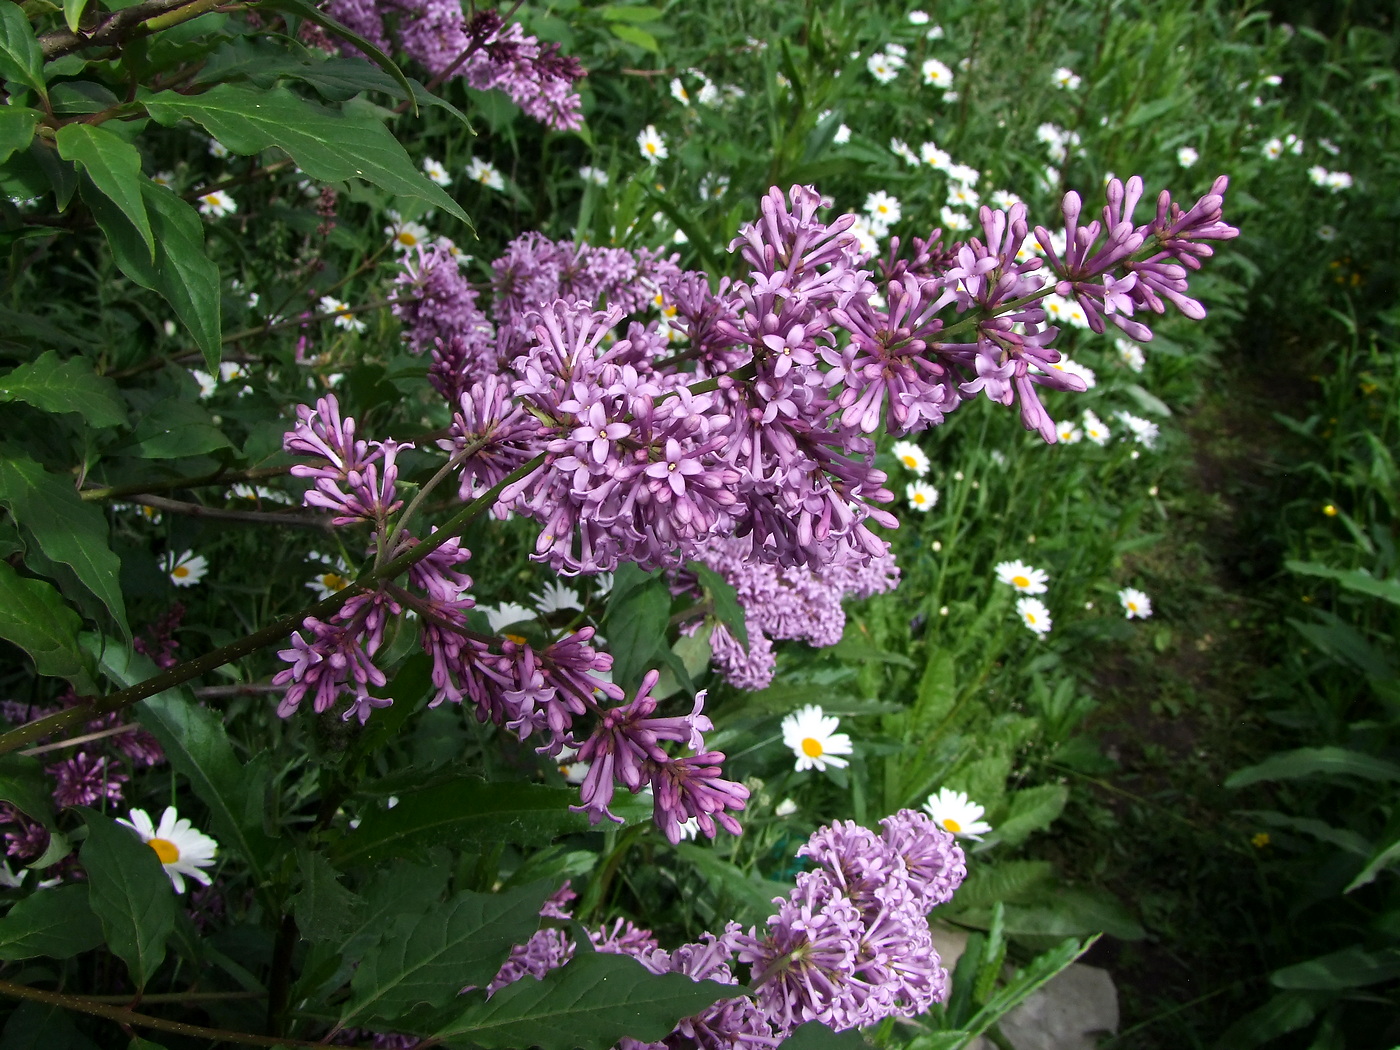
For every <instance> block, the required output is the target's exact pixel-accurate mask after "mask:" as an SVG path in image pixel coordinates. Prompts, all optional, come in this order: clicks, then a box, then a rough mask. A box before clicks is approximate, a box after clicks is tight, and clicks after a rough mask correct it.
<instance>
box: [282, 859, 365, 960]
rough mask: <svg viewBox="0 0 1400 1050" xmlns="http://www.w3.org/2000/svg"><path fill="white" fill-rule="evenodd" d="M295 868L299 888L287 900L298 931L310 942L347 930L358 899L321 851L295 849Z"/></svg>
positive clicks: (352, 924) (331, 937) (353, 917)
mask: <svg viewBox="0 0 1400 1050" xmlns="http://www.w3.org/2000/svg"><path fill="white" fill-rule="evenodd" d="M297 870H298V871H300V873H301V889H300V890H299V891H298V892H297V893H296V895H295V896H293V897H292V899H291V901H290V902H289V903H290V905H291V908H292V913H293V914H294V915H295V916H296V920H297V929H298V930H300V931H301V935H302V936H303V937H304V938H306V940H308V941H310V942H312V943H313V944H314V943H319V942H321V941H333V940H335V939H337V938H338V937H340V936H341V935H342V934H344V933H346V932H347V931H348V930H350V929H351V928H352V927H353V926H354V924H355V913H356V911H357V910H358V909H359V906H360V899H359V898H358V897H356V896H355V895H354V894H353V893H351V892H350V891H349V890H347V889H346V888H345V887H344V886H342V885H341V884H340V883H339V881H338V880H339V878H340V875H339V873H338V872H337V871H336V870H335V869H334V868H332V867H331V864H330V861H328V860H326V857H325V854H322V853H316V852H313V851H312V850H309V849H305V848H302V849H298V850H297Z"/></svg>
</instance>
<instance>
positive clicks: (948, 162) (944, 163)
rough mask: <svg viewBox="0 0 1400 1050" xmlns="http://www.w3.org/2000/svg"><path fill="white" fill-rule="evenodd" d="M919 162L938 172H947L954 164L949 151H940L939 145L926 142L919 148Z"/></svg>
mask: <svg viewBox="0 0 1400 1050" xmlns="http://www.w3.org/2000/svg"><path fill="white" fill-rule="evenodd" d="M919 160H920V161H922V162H923V163H925V164H927V165H928V166H929V167H930V168H933V169H935V170H937V171H947V170H948V168H949V167H951V166H952V163H953V158H952V156H951V155H950V154H949V153H948V151H947V150H944V149H939V148H938V146H937V144H935V143H932V142H925V143H924V144H923V145H922V146H920V147H919Z"/></svg>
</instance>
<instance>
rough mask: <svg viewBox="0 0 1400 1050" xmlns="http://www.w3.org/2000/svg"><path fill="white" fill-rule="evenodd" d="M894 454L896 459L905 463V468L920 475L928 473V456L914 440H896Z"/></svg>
mask: <svg viewBox="0 0 1400 1050" xmlns="http://www.w3.org/2000/svg"><path fill="white" fill-rule="evenodd" d="M894 456H895V459H897V460H899V461H900V463H902V464H904V469H905V470H912V471H913V472H914V473H915V474H917V475H918V476H919V477H923V476H924V475H925V474H927V473H928V456H926V455H925V454H924V450H923V449H921V448H920V447H919V446H918V445H916V444H914V442H912V441H896V442H895V443H894Z"/></svg>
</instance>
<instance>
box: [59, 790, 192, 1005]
mask: <svg viewBox="0 0 1400 1050" xmlns="http://www.w3.org/2000/svg"><path fill="white" fill-rule="evenodd" d="M78 812H79V813H81V814H82V817H83V821H84V822H85V823H86V824H87V827H88V837H87V840H86V841H85V842H84V843H83V848H82V861H83V870H84V871H86V872H87V875H88V885H89V886H90V887H91V890H90V893H89V896H88V903H89V904H90V905H91V907H92V910H93V911H94V912H96V913H97V917H98V919H100V920H101V922H102V930H103V932H104V933H105V934H106V936H107V947H109V948H111V949H112V953H113V954H114V955H116V956H117V957H118V958H120V959H121V960H122V961H123V962H125V963H126V965H127V968H128V969H129V970H130V971H131V980H132V982H133V983H134V984H135V985H136V987H137V988H144V987H145V986H146V982H147V981H148V980H150V977H151V975H152V974H153V973H155V971H156V968H157V967H158V966H160V964H161V961H162V960H163V959H164V958H165V941H166V938H168V937H169V936H170V933H171V931H172V930H174V928H175V892H174V889H173V888H172V886H171V885H170V879H169V877H168V876H167V875H166V874H165V868H164V867H162V866H161V862H160V858H159V857H157V856H156V851H155V850H153V849H151V847H150V846H148V845H146V843H144V842H142V841H141V839H140V838H139V837H138V836H137V835H136V834H135V833H134V832H133V831H131V830H130V829H128V828H124V827H122V826H121V825H119V824H117V823H115V822H113V821H111V820H108V819H107V818H106V817H104V816H103V815H102V814H101V813H97V812H95V811H93V810H90V809H87V808H85V807H78Z"/></svg>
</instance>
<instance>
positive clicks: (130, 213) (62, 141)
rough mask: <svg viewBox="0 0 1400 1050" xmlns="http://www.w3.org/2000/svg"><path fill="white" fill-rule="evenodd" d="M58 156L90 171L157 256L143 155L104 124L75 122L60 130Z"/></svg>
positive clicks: (99, 188)
mask: <svg viewBox="0 0 1400 1050" xmlns="http://www.w3.org/2000/svg"><path fill="white" fill-rule="evenodd" d="M56 141H57V143H58V155H59V156H60V157H62V158H63V159H64V160H71V161H73V162H74V163H76V164H77V165H78V166H79V167H81V168H82V169H83V170H84V171H85V172H87V176H88V178H90V179H91V180H92V183H93V185H94V186H96V187H97V189H98V190H100V191H101V192H102V193H103V194H105V195H106V196H107V198H108V199H109V200H111V201H112V203H113V204H115V205H116V206H117V207H118V208H120V209H121V210H122V214H124V215H125V216H126V217H127V218H128V219H129V220H130V221H131V224H132V225H133V226H134V227H136V232H137V233H139V234H140V235H141V239H142V240H143V241H144V242H145V243H146V250H147V251H148V252H149V253H150V257H151V260H152V261H154V260H155V257H156V239H155V234H154V233H152V232H151V220H150V219H149V218H148V217H147V215H146V201H145V197H144V195H143V194H142V192H141V185H142V183H144V182H146V181H147V180H146V176H144V175H142V174H141V154H140V153H139V152H138V151H137V149H136V147H135V146H133V145H131V143H129V142H127V141H126V140H125V139H122V138H119V137H117V136H116V135H114V134H112V133H111V132H110V131H108V130H107V129H106V128H104V127H102V126H101V125H94V124H84V123H82V122H81V121H74V122H73V123H71V124H65V125H63V127H61V128H59V129H58V135H57V136H56Z"/></svg>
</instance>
